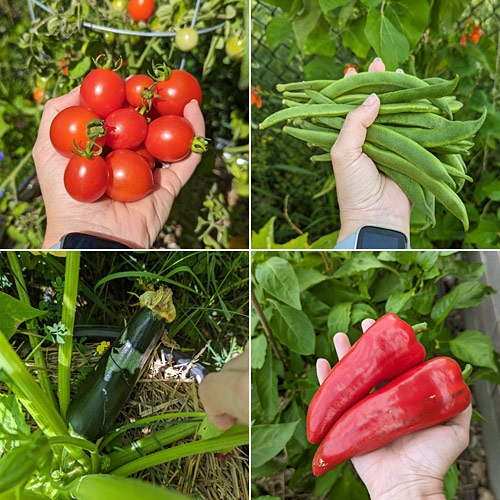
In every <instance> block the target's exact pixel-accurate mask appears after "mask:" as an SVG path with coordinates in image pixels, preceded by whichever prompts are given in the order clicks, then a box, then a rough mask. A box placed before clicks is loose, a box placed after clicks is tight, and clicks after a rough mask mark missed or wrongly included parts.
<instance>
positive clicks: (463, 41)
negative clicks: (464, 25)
mask: <svg viewBox="0 0 500 500" xmlns="http://www.w3.org/2000/svg"><path fill="white" fill-rule="evenodd" d="M466 43H467V38H465V35H462V36H461V37H460V45H461V46H462V47H465V44H466Z"/></svg>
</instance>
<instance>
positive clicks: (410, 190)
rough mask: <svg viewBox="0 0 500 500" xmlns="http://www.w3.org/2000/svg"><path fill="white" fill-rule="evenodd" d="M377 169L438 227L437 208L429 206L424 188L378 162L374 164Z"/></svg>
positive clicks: (431, 223)
mask: <svg viewBox="0 0 500 500" xmlns="http://www.w3.org/2000/svg"><path fill="white" fill-rule="evenodd" d="M374 163H375V165H376V166H377V168H378V169H379V170H380V171H381V172H383V173H384V174H385V175H387V176H388V177H390V178H391V179H392V180H393V181H394V182H395V183H396V184H397V185H398V186H399V187H400V188H401V189H402V190H403V192H404V193H405V194H406V196H407V197H408V199H409V200H410V201H411V202H412V203H413V205H415V206H416V207H418V208H420V210H422V212H424V214H425V215H426V216H427V217H428V219H429V221H430V224H429V225H432V226H435V225H436V214H435V207H434V206H432V207H431V206H429V205H428V200H427V199H426V197H425V193H424V189H423V188H422V186H421V185H420V184H419V183H418V182H417V181H415V180H414V179H412V178H411V177H408V176H407V175H405V174H402V173H401V172H398V171H397V170H393V169H392V168H388V167H386V166H384V165H382V164H380V163H378V162H374Z"/></svg>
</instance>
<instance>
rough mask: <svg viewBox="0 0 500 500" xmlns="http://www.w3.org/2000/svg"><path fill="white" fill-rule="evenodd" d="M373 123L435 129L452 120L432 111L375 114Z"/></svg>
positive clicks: (444, 125)
mask: <svg viewBox="0 0 500 500" xmlns="http://www.w3.org/2000/svg"><path fill="white" fill-rule="evenodd" d="M375 123H382V124H387V125H402V126H407V127H420V128H428V129H435V128H441V127H446V126H447V125H450V124H451V123H454V122H452V121H451V120H447V119H446V118H444V117H443V116H440V115H436V114H434V113H394V114H392V115H379V116H377V118H376V119H375ZM398 128H400V127H398Z"/></svg>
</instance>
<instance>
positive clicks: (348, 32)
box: [342, 16, 371, 59]
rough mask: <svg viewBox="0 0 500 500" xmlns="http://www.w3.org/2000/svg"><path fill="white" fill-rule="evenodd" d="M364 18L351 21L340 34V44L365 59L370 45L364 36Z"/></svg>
mask: <svg viewBox="0 0 500 500" xmlns="http://www.w3.org/2000/svg"><path fill="white" fill-rule="evenodd" d="M365 27H366V17H364V16H363V17H359V18H358V19H356V20H355V21H353V22H352V23H351V24H350V25H349V26H348V27H347V28H346V29H345V30H344V33H343V34H342V44H343V45H344V47H347V48H349V49H351V50H352V51H353V52H354V54H356V55H357V56H358V57H361V58H363V59H364V58H365V57H366V56H367V55H368V52H370V49H371V45H370V42H369V41H368V39H367V38H366V35H365Z"/></svg>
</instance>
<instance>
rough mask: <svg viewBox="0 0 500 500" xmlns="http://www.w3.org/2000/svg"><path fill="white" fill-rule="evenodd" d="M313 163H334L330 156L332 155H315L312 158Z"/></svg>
mask: <svg viewBox="0 0 500 500" xmlns="http://www.w3.org/2000/svg"><path fill="white" fill-rule="evenodd" d="M311 161H314V162H322V161H329V162H331V161H332V157H331V156H330V153H323V154H321V155H313V156H311Z"/></svg>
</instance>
